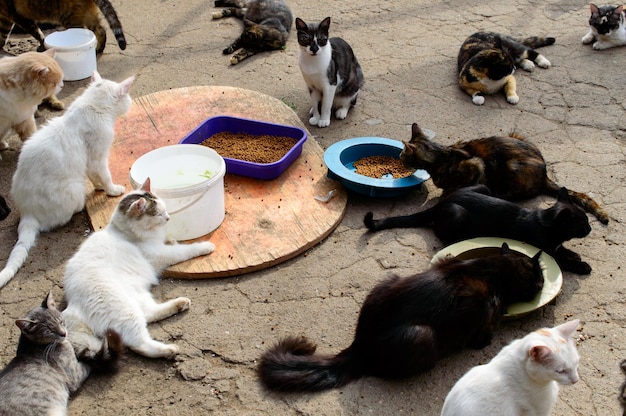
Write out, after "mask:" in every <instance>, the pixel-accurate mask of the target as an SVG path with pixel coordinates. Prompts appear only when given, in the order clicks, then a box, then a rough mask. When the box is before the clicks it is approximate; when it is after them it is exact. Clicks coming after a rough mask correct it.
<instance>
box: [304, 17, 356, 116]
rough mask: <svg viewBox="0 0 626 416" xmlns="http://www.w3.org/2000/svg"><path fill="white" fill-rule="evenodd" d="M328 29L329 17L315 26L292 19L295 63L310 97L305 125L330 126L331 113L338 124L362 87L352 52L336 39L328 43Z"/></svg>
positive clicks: (347, 45)
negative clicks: (296, 49)
mask: <svg viewBox="0 0 626 416" xmlns="http://www.w3.org/2000/svg"><path fill="white" fill-rule="evenodd" d="M329 28H330V17H327V18H325V19H324V20H322V21H321V22H320V23H319V24H306V23H305V22H304V21H303V20H302V19H300V18H296V29H297V30H298V44H299V45H300V54H299V59H298V63H299V66H300V71H301V72H302V76H303V78H304V82H306V86H307V88H308V89H309V95H310V97H311V110H310V112H309V114H310V116H311V118H309V124H310V125H312V126H317V127H328V126H329V125H330V113H331V112H332V111H333V110H334V111H335V117H336V118H337V119H338V120H343V119H344V118H346V116H347V115H348V111H349V110H350V107H351V106H353V105H355V104H356V100H357V97H358V95H359V91H360V90H361V88H362V87H363V84H364V83H365V79H364V77H363V71H362V69H361V65H360V64H359V61H358V60H357V59H356V56H355V55H354V52H353V51H352V48H351V47H350V45H349V44H348V42H346V41H345V40H343V39H341V38H339V37H334V38H330V39H329V38H328V31H329Z"/></svg>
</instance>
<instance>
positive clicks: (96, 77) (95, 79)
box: [91, 70, 102, 82]
mask: <svg viewBox="0 0 626 416" xmlns="http://www.w3.org/2000/svg"><path fill="white" fill-rule="evenodd" d="M98 81H102V77H101V76H100V73H99V72H98V71H97V70H96V71H93V74H91V82H98Z"/></svg>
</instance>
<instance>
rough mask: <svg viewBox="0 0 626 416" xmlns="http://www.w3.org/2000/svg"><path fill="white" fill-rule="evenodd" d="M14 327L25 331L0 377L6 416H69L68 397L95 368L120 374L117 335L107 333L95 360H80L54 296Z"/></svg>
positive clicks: (0, 399) (1, 404)
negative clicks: (118, 371) (118, 370)
mask: <svg viewBox="0 0 626 416" xmlns="http://www.w3.org/2000/svg"><path fill="white" fill-rule="evenodd" d="M15 323H16V325H17V326H18V327H19V328H20V331H21V335H20V339H19V343H18V345H17V353H16V356H15V358H13V360H11V362H10V363H9V364H8V365H7V366H6V367H5V368H4V369H3V370H2V371H1V372H0V392H2V393H1V394H0V414H2V415H22V416H44V415H45V416H47V415H65V414H66V412H67V404H68V401H69V396H70V394H71V393H74V392H76V391H77V390H78V388H79V387H80V386H81V385H82V384H83V382H84V381H85V379H86V378H87V376H89V374H90V372H91V370H92V366H93V367H95V368H97V369H98V370H103V371H114V370H116V364H117V361H118V358H119V357H120V354H121V352H122V349H123V348H122V346H121V343H120V341H119V335H117V334H116V333H114V332H112V331H109V332H108V333H107V336H106V339H105V340H104V342H103V345H102V349H101V350H100V351H99V352H98V353H97V354H96V356H95V357H94V358H91V359H86V360H84V359H83V357H79V358H78V359H77V358H76V355H75V354H74V349H73V348H72V345H71V344H70V342H69V341H68V340H67V331H66V329H65V327H64V325H63V319H62V317H61V313H60V312H59V311H58V310H57V308H56V304H55V302H54V298H53V296H52V293H49V294H48V296H46V298H45V299H44V301H43V302H42V304H41V306H39V307H37V308H35V309H32V310H31V311H30V312H28V314H27V315H26V317H25V318H23V319H18V320H17V321H15Z"/></svg>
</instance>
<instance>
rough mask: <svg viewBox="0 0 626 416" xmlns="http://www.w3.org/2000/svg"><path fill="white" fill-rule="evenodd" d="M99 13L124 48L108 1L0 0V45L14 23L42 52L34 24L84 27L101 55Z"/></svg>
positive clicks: (39, 33)
mask: <svg viewBox="0 0 626 416" xmlns="http://www.w3.org/2000/svg"><path fill="white" fill-rule="evenodd" d="M100 12H102V14H103V15H104V17H105V18H106V20H107V22H108V23H109V26H110V27H111V30H112V31H113V34H114V35H115V38H116V39H117V44H118V45H119V47H120V49H122V50H124V49H126V38H125V37H124V31H123V30H122V24H121V23H120V20H119V18H118V16H117V13H116V12H115V9H114V8H113V5H112V4H111V2H110V0H64V1H40V0H0V42H1V43H2V44H4V43H5V40H6V39H7V37H8V34H9V33H10V31H11V28H12V27H13V24H16V25H17V26H19V27H21V28H22V29H23V30H24V31H26V33H28V34H30V35H32V36H33V37H34V38H35V39H37V40H38V41H39V50H40V51H43V50H44V49H45V46H44V38H45V36H44V34H43V32H42V31H41V29H40V28H39V26H38V25H37V23H52V24H54V25H58V26H63V27H65V28H70V27H84V28H87V29H89V30H91V31H92V32H93V33H94V34H95V35H96V39H97V45H96V53H97V54H101V53H102V52H103V51H104V48H105V46H106V40H107V35H106V30H105V29H104V27H103V26H102V23H101V22H100Z"/></svg>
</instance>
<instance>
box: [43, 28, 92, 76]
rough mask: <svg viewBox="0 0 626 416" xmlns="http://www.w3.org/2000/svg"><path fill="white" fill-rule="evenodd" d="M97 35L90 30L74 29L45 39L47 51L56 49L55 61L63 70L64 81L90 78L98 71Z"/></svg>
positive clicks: (56, 33)
mask: <svg viewBox="0 0 626 416" xmlns="http://www.w3.org/2000/svg"><path fill="white" fill-rule="evenodd" d="M96 43H97V40H96V35H94V33H93V32H92V31H91V30H89V29H80V28H72V29H67V30H63V31H61V32H53V33H51V34H49V35H48V36H46V38H45V39H44V46H45V47H46V49H52V48H54V49H55V50H56V54H55V56H54V59H55V60H56V61H57V62H58V63H59V65H60V66H61V69H63V80H64V81H78V80H80V79H85V78H89V77H90V76H91V74H93V72H94V71H95V70H96V68H97V65H96Z"/></svg>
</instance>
